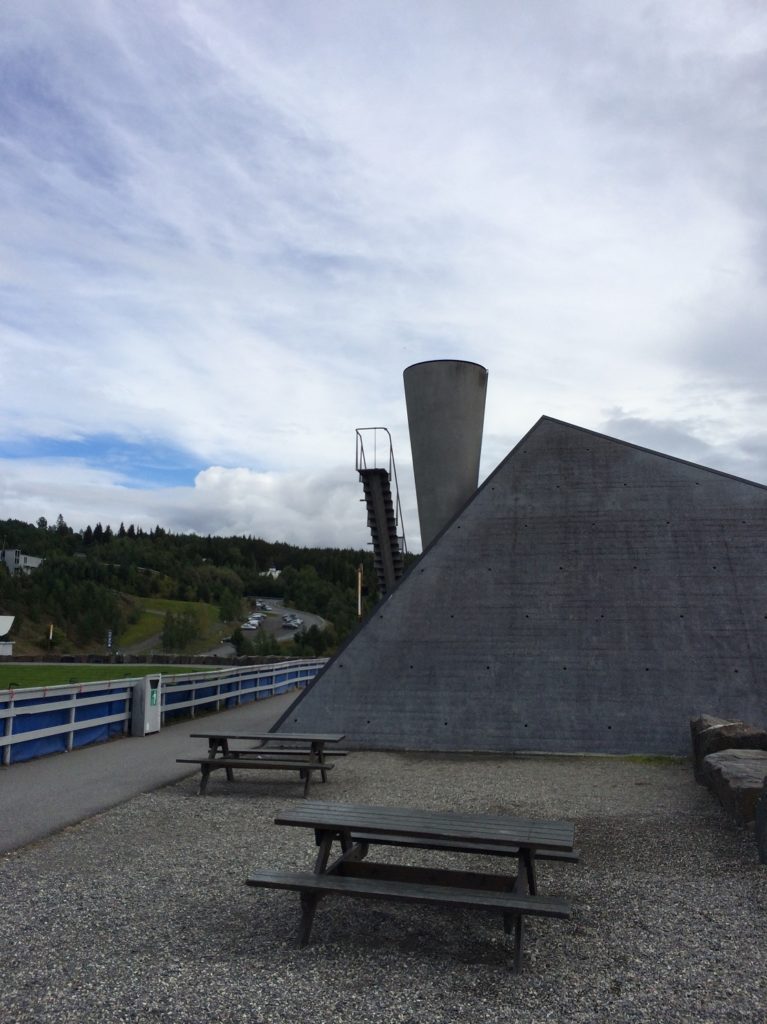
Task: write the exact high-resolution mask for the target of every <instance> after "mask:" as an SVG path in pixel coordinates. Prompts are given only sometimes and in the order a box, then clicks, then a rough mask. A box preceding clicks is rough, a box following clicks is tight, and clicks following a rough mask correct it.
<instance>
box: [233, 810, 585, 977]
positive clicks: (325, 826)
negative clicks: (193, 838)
mask: <svg viewBox="0 0 767 1024" xmlns="http://www.w3.org/2000/svg"><path fill="white" fill-rule="evenodd" d="M275 823H276V824H278V825H291V826H299V827H304V828H311V829H313V830H314V833H315V840H316V843H317V846H318V847H319V849H318V852H317V856H316V860H315V864H314V870H313V872H311V873H294V872H290V873H285V872H276V871H254V872H251V874H250V875H249V876H248V878H247V880H246V881H247V883H248V884H249V885H253V886H263V887H267V888H275V889H291V890H294V891H297V892H299V893H300V895H301V911H302V913H301V926H300V932H299V943H300V944H301V945H302V946H303V945H305V944H306V943H307V942H308V941H309V935H310V932H311V928H312V923H313V920H314V913H315V910H316V907H317V903H318V901H319V899H320V897H322V896H325V895H328V894H330V893H337V894H343V895H350V896H360V897H368V898H374V899H376V898H377V899H394V900H405V901H409V902H420V903H437V904H446V905H458V906H468V907H472V908H474V909H483V910H495V911H500V912H501V915H502V918H503V925H504V930H505V931H506V932H507V934H508V933H510V932H511V931H512V929H513V931H514V937H515V954H514V969H515V971H518V970H519V968H520V965H521V959H522V943H523V919H524V917H525V916H526V915H533V916H539V917H559V918H564V917H569V916H570V913H571V911H570V907H569V905H568V904H567V903H566V902H564V901H562V900H561V899H559V898H556V897H550V896H541V895H540V894H539V893H538V886H537V881H536V875H535V862H536V860H542V859H547V860H555V861H577V860H578V853H577V851H576V850H574V848H573V843H574V836H575V829H574V826H573V825H572V823H570V822H566V821H533V820H529V819H526V818H514V817H507V816H502V815H480V814H458V813H452V812H447V811H428V810H419V809H417V808H403V807H371V806H360V805H355V804H334V803H324V802H319V801H308V802H306V803H305V804H302V805H301V806H296V807H290V808H288V809H287V810H285V811H283V812H281V813H280V814H279V815H278V816H277V818H275ZM335 842H338V843H339V844H340V851H339V853H338V855H337V856H336V858H335V859H334V860H332V861H331V860H330V854H331V850H332V847H333V844H334V843H335ZM375 845H387V846H399V847H402V848H420V849H427V850H440V851H450V852H452V853H474V854H481V855H484V856H499V857H505V858H512V859H514V860H515V861H516V871H515V872H511V873H510V872H508V871H507V872H506V873H503V874H491V873H489V872H486V871H465V870H455V869H447V868H436V867H431V866H429V867H423V866H414V865H410V864H390V863H386V864H384V863H379V862H374V861H369V860H367V859H366V858H367V854H368V851H369V848H370V847H371V846H375Z"/></svg>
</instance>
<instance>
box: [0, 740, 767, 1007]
mask: <svg viewBox="0 0 767 1024" xmlns="http://www.w3.org/2000/svg"><path fill="white" fill-rule="evenodd" d="M196 788H197V781H196V779H191V778H190V779H185V780H183V781H182V782H180V783H177V784H176V785H173V786H169V787H167V788H165V789H162V790H158V791H155V792H153V793H148V794H146V795H143V796H140V797H137V798H136V799H134V800H131V801H129V802H128V803H125V804H122V805H121V806H119V807H116V808H114V809H113V810H111V811H108V812H106V813H104V814H101V815H99V816H97V817H95V818H91V819H89V820H87V821H85V822H82V823H81V824H79V825H76V826H73V827H71V828H69V829H66V830H65V831H64V832H61V833H59V834H58V835H55V836H52V837H50V838H48V839H46V840H42V841H40V842H39V843H35V844H33V845H31V846H28V847H25V848H24V849H22V850H18V851H16V852H13V853H10V854H6V855H4V856H3V857H1V858H0V886H1V887H2V888H1V889H0V892H2V914H1V916H0V920H1V921H2V923H1V924H0V943H1V946H0V948H1V949H2V986H1V991H0V1019H2V1021H3V1024H16V1022H18V1024H22V1022H23V1024H32V1022H38V1021H39V1022H41V1024H42V1022H45V1024H56V1022H67V1024H72V1022H79V1024H90V1022H93V1024H113V1022H114V1024H116V1022H122V1021H125V1022H134V1024H135V1022H173V1024H202V1022H204V1021H213V1022H220V1024H266V1022H274V1024H293V1022H295V1024H298V1022H301V1024H303V1022H305V1021H311V1022H312V1024H325V1022H328V1024H329V1022H331V1021H332V1022H334V1024H335V1022H337V1021H341V1020H349V1019H356V1020H357V1021H359V1022H361V1024H367V1022H371V1024H372V1022H379V1021H381V1022H403V1024H405V1022H407V1024H428V1022H437V1021H444V1022H448V1021H450V1022H454V1021H455V1022H471V1024H484V1022H488V1024H489V1022H506V1021H508V1022H514V1021H520V1022H522V1021H524V1022H526V1024H539V1022H544V1021H562V1022H567V1024H571V1022H580V1021H588V1022H610V1024H623V1022H634V1021H648V1022H653V1024H666V1022H669V1024H671V1022H676V1021H685V1022H695V1024H706V1022H711V1024H724V1022H729V1021H738V1022H749V1024H751V1022H753V1024H764V1022H765V1020H766V1019H767V941H765V939H766V938H767V935H766V932H767V927H766V922H767V868H765V867H764V866H760V865H759V864H758V862H757V858H756V849H755V844H754V840H753V836H752V835H749V834H748V833H747V832H745V831H744V830H741V829H739V828H737V827H735V826H732V825H730V824H728V822H727V821H726V819H725V818H724V816H723V814H722V813H721V811H720V809H719V807H718V805H717V804H716V803H715V801H714V799H713V798H712V797H711V796H710V794H709V793H708V792H707V791H705V790H704V789H702V788H701V787H699V786H696V785H695V783H694V782H693V779H692V771H691V769H690V767H689V766H688V765H686V764H682V763H669V762H666V763H638V762H632V761H624V760H618V759H608V758H556V757H501V756H483V755H479V756H475V755H472V756H468V755H434V754H429V755H416V754H382V753H356V754H352V755H350V756H349V757H347V758H345V759H343V760H339V762H338V763H337V766H336V769H335V771H334V772H333V774H332V775H331V781H330V783H329V784H328V786H327V787H323V786H321V785H317V786H316V787H315V789H314V791H313V795H314V796H317V797H318V798H319V797H321V798H323V799H333V800H338V801H348V802H358V803H381V804H396V805H410V806H421V807H430V808H436V809H440V808H447V809H454V810H465V811H469V812H477V813H483V812H484V813H490V814H503V813H511V814H518V815H523V816H530V817H539V818H567V819H571V820H574V821H575V823H576V837H577V843H578V845H579V847H580V849H581V853H582V862H581V864H580V865H554V864H545V863H544V864H542V865H541V866H540V868H539V880H540V889H541V892H543V893H549V894H552V895H553V894H560V895H563V896H565V897H566V898H567V899H569V900H570V901H571V903H572V905H573V908H574V914H573V918H572V920H570V921H533V922H532V923H531V924H530V925H529V926H528V929H527V945H526V952H525V962H524V967H523V972H522V974H521V975H519V976H514V975H513V974H512V973H511V970H510V955H509V949H508V946H507V944H506V940H505V938H504V935H503V932H502V928H501V925H500V921H498V920H496V919H495V918H494V917H493V916H492V915H481V914H476V915H472V914H470V913H468V912H461V911H455V910H447V909H443V908H434V907H415V906H406V905H403V904H389V903H383V902H381V903H379V902H367V901H347V900H342V899H340V898H335V899H329V900H327V901H325V902H323V903H322V904H321V905H320V907H319V909H318V912H317V917H316V919H315V925H314V932H313V935H312V942H311V944H310V945H309V946H308V947H307V948H306V949H304V950H299V949H297V948H296V946H295V935H296V930H297V926H298V918H299V911H298V897H297V896H296V895H295V894H293V893H283V892H272V891H267V890H259V889H251V888H248V887H246V886H245V885H244V878H245V876H246V874H247V871H248V869H249V868H250V867H262V868H268V867H275V868H291V867H292V868H295V869H299V870H303V869H307V868H309V867H310V866H311V863H312V861H313V856H314V850H313V847H312V844H311V842H310V840H311V836H310V835H309V834H308V833H307V832H306V831H305V830H304V829H291V828H280V827H278V826H275V825H274V824H273V819H274V816H275V813H276V812H277V811H279V810H280V809H281V808H283V807H284V806H286V805H287V804H289V803H291V802H293V801H294V800H296V799H300V786H299V785H298V783H297V782H296V780H295V779H293V778H292V777H291V776H288V775H285V776H284V777H283V776H280V778H275V779H274V780H262V779H261V778H256V779H254V778H252V777H244V778H243V779H242V781H239V780H238V781H237V782H235V783H234V784H233V785H229V786H227V784H226V783H225V782H224V781H223V779H221V780H219V779H218V778H217V777H216V776H214V777H213V781H211V784H210V794H211V795H210V796H209V797H208V798H206V799H199V798H197V797H196V796H195V795H194V794H195V793H196ZM375 856H376V857H377V858H379V857H380V858H381V859H383V858H384V857H392V858H395V857H396V856H397V852H396V851H394V850H386V849H380V848H379V850H377V851H376V852H375ZM411 856H413V857H418V856H421V857H423V858H424V859H426V858H429V857H430V858H431V862H432V863H433V862H435V861H437V862H442V863H445V864H447V863H452V862H453V861H451V860H450V858H449V855H439V854H437V855H434V854H431V855H428V854H426V853H422V854H418V853H412V854H411ZM472 860H473V861H474V862H477V863H481V862H482V858H463V861H462V863H464V864H466V863H468V862H469V861H472ZM484 863H487V864H489V863H492V862H490V861H485V862H484ZM496 866H497V862H496Z"/></svg>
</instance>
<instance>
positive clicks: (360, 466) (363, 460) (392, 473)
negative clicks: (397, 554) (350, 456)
mask: <svg viewBox="0 0 767 1024" xmlns="http://www.w3.org/2000/svg"><path fill="white" fill-rule="evenodd" d="M371 430H372V431H373V465H372V466H370V467H369V466H368V464H367V457H366V455H365V442H364V439H363V437H362V435H363V433H367V432H368V431H371ZM379 430H382V431H383V432H384V433H385V434H386V437H387V439H388V463H389V466H388V469H387V470H386V472H387V473H388V475H389V483H390V484H391V483H392V481H393V482H394V524H395V527H396V528H398V529H401V530H402V532H401V533H397V537H398V539H399V542H400V549H401V551H402V554H403V555H405V554H407V543H406V541H405V524H404V522H403V519H402V504H401V502H400V497H399V481H398V480H397V466H396V463H395V461H394V445H393V443H392V439H391V433H390V432H389V429H388V427H357V428H356V429H355V431H354V433H355V435H356V457H355V467H356V470H357V472H358V473H361V472H362V471H363V470H366V469H368V468H370V469H377V468H378V465H377V459H378V434H377V432H378V431H379ZM381 468H384V467H381Z"/></svg>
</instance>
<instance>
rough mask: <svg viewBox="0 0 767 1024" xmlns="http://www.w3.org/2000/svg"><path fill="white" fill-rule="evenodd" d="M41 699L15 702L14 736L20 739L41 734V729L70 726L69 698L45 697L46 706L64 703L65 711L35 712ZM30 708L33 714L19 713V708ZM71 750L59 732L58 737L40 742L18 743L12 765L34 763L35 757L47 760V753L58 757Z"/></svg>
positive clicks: (13, 752) (12, 756)
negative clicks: (44, 757)
mask: <svg viewBox="0 0 767 1024" xmlns="http://www.w3.org/2000/svg"><path fill="white" fill-rule="evenodd" d="M40 703H41V700H40V698H39V697H38V698H36V699H35V698H32V699H28V700H24V699H23V698H22V699H20V700H14V701H13V706H14V707H15V709H16V715H15V717H14V719H13V735H14V736H18V735H19V734H22V733H25V732H37V730H38V729H51V728H53V727H54V726H57V725H67V724H68V723H69V709H70V706H71V701H70V698H69V695H68V694H67V695H66V696H63V697H56V696H55V694H53V695H47V696H46V697H45V698H44V703H46V704H58V703H61V710H60V711H59V710H58V709H56V710H52V711H43V712H33V711H32V710H31V709H32V708H34V707H35V705H37V704H40ZM26 707H28V708H30V713H29V714H26V715H25V714H24V713H23V712H22V713H21V714H20V713H19V708H26ZM66 749H67V737H66V734H63V733H59V734H58V735H56V736H42V737H40V738H39V739H34V740H27V741H22V742H21V743H14V744H13V746H12V747H11V764H15V763H16V762H18V761H31V760H32V758H33V757H43V756H44V755H45V754H58V753H60V752H61V751H62V750H66Z"/></svg>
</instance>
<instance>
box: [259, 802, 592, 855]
mask: <svg viewBox="0 0 767 1024" xmlns="http://www.w3.org/2000/svg"><path fill="white" fill-rule="evenodd" d="M275 822H276V824H278V825H303V826H305V827H308V828H316V829H320V830H325V831H328V830H336V829H337V830H338V831H350V832H367V833H379V834H381V835H393V836H396V835H401V836H403V837H405V836H410V837H418V838H428V839H445V840H449V841H453V842H461V841H463V842H469V843H471V842H477V843H494V844H495V845H507V846H519V847H523V848H524V847H527V848H535V849H542V850H572V848H573V842H574V840H575V826H574V825H573V824H572V822H569V821H531V820H528V819H526V818H511V817H507V816H505V815H503V816H501V815H488V814H455V813H452V812H450V811H422V810H418V809H417V808H412V807H370V806H358V805H356V804H336V803H326V802H322V801H319V800H308V801H306V802H304V803H303V804H301V806H300V807H298V806H296V807H289V808H287V809H286V810H284V811H282V812H281V813H280V814H278V816H277V817H276V818H275Z"/></svg>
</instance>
